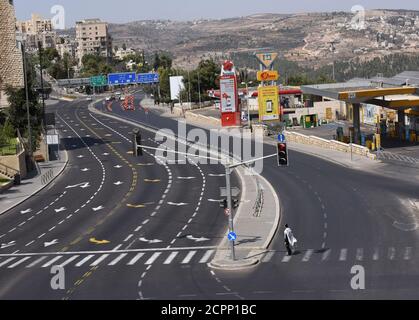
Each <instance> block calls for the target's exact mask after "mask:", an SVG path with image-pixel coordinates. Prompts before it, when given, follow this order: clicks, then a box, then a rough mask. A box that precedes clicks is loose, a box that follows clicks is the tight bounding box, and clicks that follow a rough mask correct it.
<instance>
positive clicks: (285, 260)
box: [282, 255, 292, 262]
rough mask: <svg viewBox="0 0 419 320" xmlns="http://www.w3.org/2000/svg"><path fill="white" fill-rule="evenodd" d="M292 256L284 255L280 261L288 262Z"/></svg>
mask: <svg viewBox="0 0 419 320" xmlns="http://www.w3.org/2000/svg"><path fill="white" fill-rule="evenodd" d="M291 258H292V256H288V255H285V256H284V258H282V262H290V261H291Z"/></svg>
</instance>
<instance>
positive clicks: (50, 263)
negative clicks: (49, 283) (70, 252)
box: [42, 256, 63, 268]
mask: <svg viewBox="0 0 419 320" xmlns="http://www.w3.org/2000/svg"><path fill="white" fill-rule="evenodd" d="M62 257H63V256H56V257H55V258H53V259H51V260H50V261H48V262H47V263H45V264H44V265H43V266H42V268H47V267H49V266H50V265H52V264H53V263H54V262H56V261H58V260H60V259H61V258H62Z"/></svg>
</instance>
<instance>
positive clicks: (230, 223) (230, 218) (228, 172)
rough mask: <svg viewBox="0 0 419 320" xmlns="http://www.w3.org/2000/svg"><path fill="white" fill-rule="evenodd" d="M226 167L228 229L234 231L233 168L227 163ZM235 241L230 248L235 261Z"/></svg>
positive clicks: (231, 242)
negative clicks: (231, 178) (231, 176)
mask: <svg viewBox="0 0 419 320" xmlns="http://www.w3.org/2000/svg"><path fill="white" fill-rule="evenodd" d="M225 169H226V191H227V207H228V210H229V213H230V214H229V216H228V229H229V232H234V217H233V206H232V200H231V182H230V175H231V168H230V165H229V164H227V165H226V166H225ZM234 247H235V241H230V250H231V259H232V260H233V261H235V260H236V252H235V248H234Z"/></svg>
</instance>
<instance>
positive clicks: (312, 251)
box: [302, 249, 314, 262]
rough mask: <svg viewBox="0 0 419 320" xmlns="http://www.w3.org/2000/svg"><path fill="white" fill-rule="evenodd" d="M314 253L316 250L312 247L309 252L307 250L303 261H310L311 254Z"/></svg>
mask: <svg viewBox="0 0 419 320" xmlns="http://www.w3.org/2000/svg"><path fill="white" fill-rule="evenodd" d="M313 253H314V250H313V249H310V250H307V252H306V254H305V255H304V257H303V260H302V261H303V262H308V261H309V260H310V258H311V256H312V255H313Z"/></svg>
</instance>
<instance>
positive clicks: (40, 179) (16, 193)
mask: <svg viewBox="0 0 419 320" xmlns="http://www.w3.org/2000/svg"><path fill="white" fill-rule="evenodd" d="M67 163H68V155H67V151H60V160H57V161H51V162H45V163H40V164H38V165H37V166H38V169H37V172H31V173H29V176H28V177H27V178H26V179H24V180H22V183H21V185H18V186H13V187H12V188H10V189H9V190H6V191H4V192H3V193H0V203H1V209H0V215H2V214H4V213H6V212H7V211H9V210H11V209H13V208H14V207H16V206H18V205H19V204H21V203H22V202H24V201H25V200H27V199H29V198H30V197H32V196H33V195H35V194H36V193H38V192H40V191H41V190H42V189H44V188H45V187H47V186H48V185H49V184H50V183H51V182H53V181H54V180H55V179H56V178H57V177H58V176H59V175H60V174H61V173H62V172H63V171H64V169H65V168H66V166H67Z"/></svg>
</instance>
